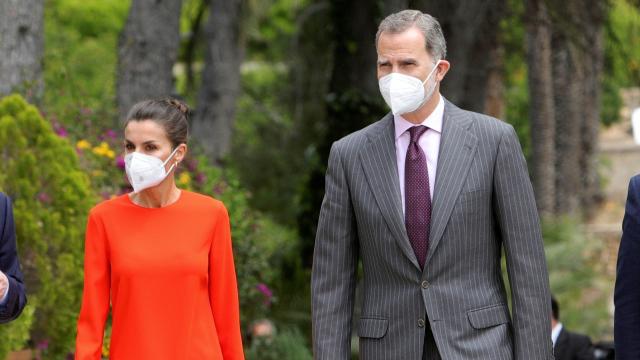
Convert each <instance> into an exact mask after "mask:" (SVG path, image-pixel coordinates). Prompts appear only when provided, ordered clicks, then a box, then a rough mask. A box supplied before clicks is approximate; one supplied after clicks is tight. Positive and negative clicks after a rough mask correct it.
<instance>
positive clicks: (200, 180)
mask: <svg viewBox="0 0 640 360" xmlns="http://www.w3.org/2000/svg"><path fill="white" fill-rule="evenodd" d="M195 181H196V182H197V183H198V184H200V185H202V184H204V183H205V182H206V181H207V175H205V174H204V173H201V172H200V173H198V174H197V175H196V177H195Z"/></svg>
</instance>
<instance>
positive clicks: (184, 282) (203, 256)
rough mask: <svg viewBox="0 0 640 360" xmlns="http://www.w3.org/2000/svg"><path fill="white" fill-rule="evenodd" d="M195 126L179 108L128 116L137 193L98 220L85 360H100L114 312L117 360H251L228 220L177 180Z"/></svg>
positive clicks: (147, 106) (93, 226)
mask: <svg viewBox="0 0 640 360" xmlns="http://www.w3.org/2000/svg"><path fill="white" fill-rule="evenodd" d="M187 116H188V109H187V107H186V105H184V104H183V103H181V102H178V101H177V100H172V99H163V100H149V101H143V102H141V103H138V104H136V105H134V106H133V108H132V109H131V110H130V112H129V114H128V116H127V122H126V124H125V128H124V135H125V140H124V146H125V153H126V156H125V169H126V172H127V177H128V178H129V182H130V183H131V185H132V186H133V189H134V192H132V193H130V194H126V195H122V196H119V197H116V198H114V199H111V200H108V201H105V202H102V203H101V204H99V205H97V206H96V207H94V208H93V209H92V210H91V212H90V213H89V220H88V225H87V234H86V240H85V264H84V292H83V297H82V309H81V310H80V316H79V319H78V334H77V338H76V353H75V358H76V359H79V360H85V359H91V360H97V359H100V358H101V353H102V342H103V336H104V328H105V322H106V320H107V316H108V313H109V307H110V304H111V313H112V333H111V346H110V349H109V356H110V358H111V359H116V360H128V359H130V360H146V359H149V360H163V359H167V360H169V359H170V360H177V359H180V360H182V359H193V360H204V359H212V360H213V359H224V360H229V359H244V353H243V349H242V339H241V334H240V316H239V305H238V290H237V284H236V274H235V268H234V263H233V253H232V247H231V235H230V225H229V215H228V214H227V210H226V208H225V207H224V205H223V204H222V203H221V202H220V201H217V200H214V199H212V198H210V197H208V196H204V195H200V194H197V193H193V192H189V191H185V190H180V189H178V188H177V187H176V184H175V180H174V171H173V170H174V169H175V168H176V167H177V165H178V164H179V163H180V161H182V160H183V159H184V157H185V154H186V152H187V136H188V125H187V124H188V119H187Z"/></svg>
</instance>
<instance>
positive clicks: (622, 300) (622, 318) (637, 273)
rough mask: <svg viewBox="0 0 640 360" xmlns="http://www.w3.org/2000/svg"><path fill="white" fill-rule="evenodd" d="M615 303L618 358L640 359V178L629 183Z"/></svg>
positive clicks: (625, 359)
mask: <svg viewBox="0 0 640 360" xmlns="http://www.w3.org/2000/svg"><path fill="white" fill-rule="evenodd" d="M613 300H614V304H615V315H614V343H615V352H616V359H618V360H627V359H633V360H637V359H640V175H636V176H634V177H633V178H631V181H630V182H629V194H628V196H627V204H626V206H625V213H624V219H623V220H622V239H621V240H620V249H619V250H618V265H617V269H616V287H615V291H614V295H613Z"/></svg>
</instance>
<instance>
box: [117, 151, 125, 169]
mask: <svg viewBox="0 0 640 360" xmlns="http://www.w3.org/2000/svg"><path fill="white" fill-rule="evenodd" d="M116 166H117V167H118V168H119V169H122V170H124V157H123V156H122V155H118V157H116Z"/></svg>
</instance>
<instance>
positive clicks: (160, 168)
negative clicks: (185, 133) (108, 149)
mask: <svg viewBox="0 0 640 360" xmlns="http://www.w3.org/2000/svg"><path fill="white" fill-rule="evenodd" d="M177 150H178V148H177V147H176V148H175V149H174V150H173V151H172V152H171V154H170V155H169V157H168V158H167V160H165V161H162V160H160V159H158V158H157V157H155V156H151V155H147V154H143V153H140V152H132V153H129V154H127V155H126V156H125V157H124V168H125V171H126V173H127V178H128V179H129V183H130V184H131V186H132V187H133V192H135V193H138V192H140V191H142V190H144V189H148V188H150V187H154V186H156V185H158V184H160V183H161V182H162V181H163V180H164V179H165V178H166V177H167V175H169V173H171V171H172V170H173V169H174V168H175V166H176V164H173V165H171V167H170V168H169V171H166V170H165V165H166V164H167V162H168V161H169V160H171V158H172V157H173V156H174V155H175V153H176V151H177Z"/></svg>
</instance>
